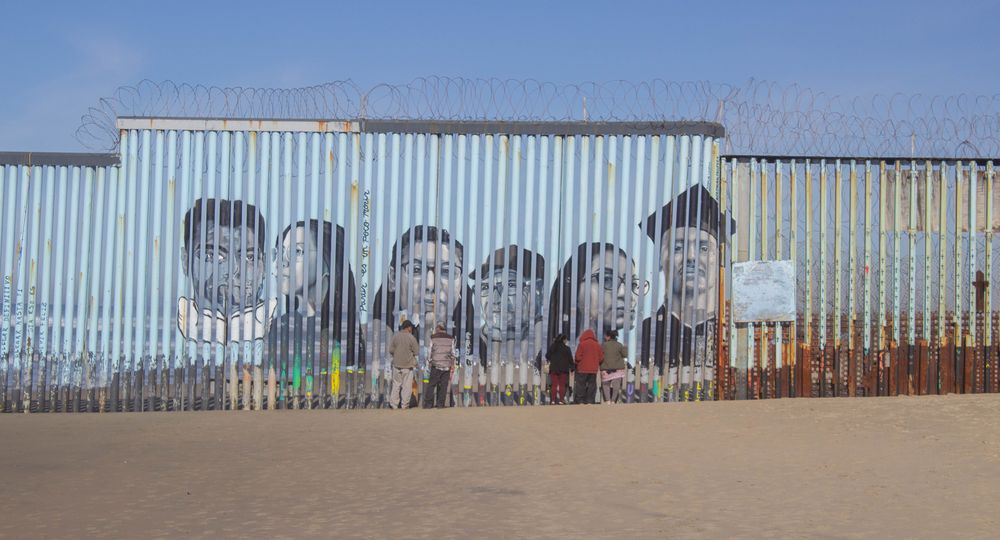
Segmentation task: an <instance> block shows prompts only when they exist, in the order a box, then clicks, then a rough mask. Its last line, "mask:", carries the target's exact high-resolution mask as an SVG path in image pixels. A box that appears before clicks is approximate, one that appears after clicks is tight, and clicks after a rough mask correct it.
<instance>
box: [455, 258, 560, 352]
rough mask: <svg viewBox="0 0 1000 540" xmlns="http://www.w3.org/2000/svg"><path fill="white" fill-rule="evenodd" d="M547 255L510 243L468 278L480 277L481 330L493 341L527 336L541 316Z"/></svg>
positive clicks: (478, 295) (479, 306) (479, 305)
mask: <svg viewBox="0 0 1000 540" xmlns="http://www.w3.org/2000/svg"><path fill="white" fill-rule="evenodd" d="M544 276H545V258H544V257H542V256H541V255H538V254H537V253H533V252H532V251H531V250H528V249H524V248H521V247H519V246H517V245H511V246H508V247H506V248H500V249H497V250H496V251H494V252H493V253H492V254H491V255H490V256H489V257H487V258H486V260H485V261H483V263H482V264H481V265H480V267H479V269H478V275H477V272H473V273H472V274H470V276H469V278H470V279H473V280H476V279H477V278H478V282H479V283H478V285H477V286H478V290H477V300H478V302H477V303H478V305H477V307H478V308H479V314H480V317H481V319H482V332H483V335H484V337H486V338H487V339H489V340H490V341H494V342H499V341H513V340H518V339H523V338H525V337H527V335H528V333H529V332H530V330H531V327H532V325H533V324H534V323H536V322H539V321H541V319H542V316H541V315H542V304H543V301H544V294H545V293H544V291H543V290H542V287H543V285H544Z"/></svg>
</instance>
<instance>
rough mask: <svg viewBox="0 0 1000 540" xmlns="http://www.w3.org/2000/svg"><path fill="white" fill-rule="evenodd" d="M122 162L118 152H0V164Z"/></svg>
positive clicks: (104, 164)
mask: <svg viewBox="0 0 1000 540" xmlns="http://www.w3.org/2000/svg"><path fill="white" fill-rule="evenodd" d="M119 163H120V160H119V157H118V154H92V153H74V152H0V166H3V165H15V166H16V165H27V166H30V167H34V166H38V167H45V166H51V167H111V166H115V165H118V164H119Z"/></svg>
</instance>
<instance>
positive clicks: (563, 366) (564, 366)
mask: <svg viewBox="0 0 1000 540" xmlns="http://www.w3.org/2000/svg"><path fill="white" fill-rule="evenodd" d="M568 339H569V338H567V337H566V334H559V335H558V336H556V339H555V341H553V342H552V345H549V350H548V351H546V353H545V358H546V359H547V360H548V361H549V378H550V379H551V381H552V393H551V394H550V397H551V399H552V404H553V405H565V404H566V384H567V383H568V382H569V372H570V371H572V370H573V351H571V350H569V346H568V345H566V341H567V340H568Z"/></svg>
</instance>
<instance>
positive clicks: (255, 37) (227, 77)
mask: <svg viewBox="0 0 1000 540" xmlns="http://www.w3.org/2000/svg"><path fill="white" fill-rule="evenodd" d="M0 14H2V19H3V24H2V25H0V81H2V82H0V150H30V151H83V150H85V149H84V148H83V147H82V145H81V144H80V143H79V142H77V140H76V139H75V137H74V132H75V131H76V128H77V127H78V126H79V124H80V117H81V116H82V115H83V114H84V113H85V112H86V111H87V108H88V107H91V106H94V105H95V104H96V103H97V102H98V100H99V99H100V98H101V97H104V96H109V95H111V94H112V93H113V92H114V90H115V89H116V88H117V87H119V86H122V85H131V84H135V83H137V82H138V81H140V80H142V79H152V80H156V81H160V80H165V79H170V80H173V81H174V82H178V83H181V82H186V83H192V84H203V85H215V86H256V87H285V88H288V87H299V86H308V85H314V84H319V83H323V82H327V81H333V80H343V79H352V80H353V81H355V82H356V83H358V84H359V85H361V86H371V85H374V84H377V83H381V82H388V83H405V82H408V81H410V80H412V79H413V78H416V77H420V76H428V75H441V76H452V77H469V78H475V77H499V78H534V79H539V80H545V81H552V82H557V83H575V82H584V81H607V80H618V79H622V80H628V81H633V82H639V81H644V80H649V79H665V80H677V81H689V80H710V81H714V82H725V83H734V84H741V83H744V82H746V81H747V80H748V79H749V78H751V77H754V78H757V79H767V80H773V81H777V82H780V83H788V84H791V83H798V84H799V85H800V86H804V87H809V88H812V89H813V90H816V91H823V92H827V93H830V94H841V95H858V94H861V95H867V94H871V93H896V92H903V93H923V94H958V93H969V94H990V95H992V94H994V93H997V89H998V88H1000V84H998V83H1000V70H997V69H995V64H996V62H997V57H998V54H997V53H998V52H1000V47H998V45H1000V34H998V32H996V31H995V27H994V26H993V24H994V23H995V21H996V20H997V18H998V15H1000V3H997V2H989V1H967V2H948V3H947V4H945V3H942V2H931V1H926V0H916V1H910V2H895V1H887V2H876V1H871V0H869V1H867V2H855V1H839V2H807V1H775V2H765V1H758V2H737V1H723V0H715V1H704V2H694V1H687V2H668V1H663V2H654V1H648V2H638V1H637V2H629V1H622V0H619V1H615V2H610V1H604V2H586V1H578V2H564V3H557V2H543V1H540V0H536V1H533V2H532V1H519V0H508V1H505V2H437V1H429V0H425V1H419V2H417V1H411V2H402V1H400V2H301V3H300V2H291V1H288V2H283V3H278V2H274V1H270V2H262V1H244V2H239V3H225V2H211V1H205V0H202V1H199V2H187V1H171V2H141V3H140V2H135V3H126V2H116V3H111V2H99V1H94V2H43V1H36V2H31V3H28V2H15V1H14V0H7V1H6V2H5V3H4V5H3V6H2V8H0Z"/></svg>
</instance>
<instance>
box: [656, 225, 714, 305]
mask: <svg viewBox="0 0 1000 540" xmlns="http://www.w3.org/2000/svg"><path fill="white" fill-rule="evenodd" d="M661 246H662V247H661V249H660V267H661V268H663V269H664V271H665V272H668V275H669V272H670V271H671V270H672V272H673V283H672V284H671V286H670V290H669V294H670V295H671V296H672V298H673V305H675V306H679V305H681V302H682V301H683V302H684V303H689V302H690V303H693V305H694V307H695V309H697V310H699V311H703V310H707V312H708V313H715V311H716V308H715V304H716V302H715V301H713V299H714V295H715V294H716V293H717V292H718V289H717V286H718V281H719V241H718V240H717V239H716V238H715V236H713V235H712V234H710V233H709V232H708V231H704V230H699V229H696V228H694V227H681V228H678V229H677V231H676V233H675V234H674V241H673V244H671V242H670V233H669V231H668V232H667V234H665V235H664V236H663V242H662V244H661Z"/></svg>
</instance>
